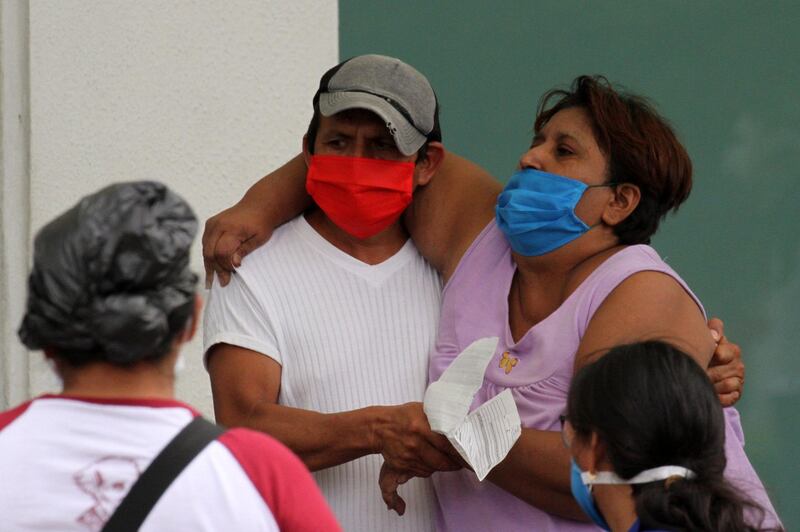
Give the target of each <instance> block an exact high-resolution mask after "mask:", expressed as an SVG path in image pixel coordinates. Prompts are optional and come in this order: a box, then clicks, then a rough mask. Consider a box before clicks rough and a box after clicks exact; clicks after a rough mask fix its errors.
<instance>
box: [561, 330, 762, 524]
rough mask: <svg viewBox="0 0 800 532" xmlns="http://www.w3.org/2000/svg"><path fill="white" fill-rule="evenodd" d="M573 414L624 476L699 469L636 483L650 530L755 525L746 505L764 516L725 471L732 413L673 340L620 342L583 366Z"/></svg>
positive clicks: (581, 431) (570, 407) (579, 434)
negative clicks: (663, 469) (682, 476)
mask: <svg viewBox="0 0 800 532" xmlns="http://www.w3.org/2000/svg"><path fill="white" fill-rule="evenodd" d="M567 419H568V420H569V422H570V424H571V425H572V427H573V429H574V431H575V435H576V438H582V439H584V440H587V439H588V437H589V436H590V435H591V433H593V432H594V433H596V434H597V436H598V438H599V439H600V441H602V442H603V443H605V445H606V450H607V455H608V458H609V460H610V462H611V465H612V466H613V467H614V471H615V472H616V473H617V474H618V475H619V476H621V477H622V478H626V479H628V478H631V477H633V476H635V475H636V474H637V473H640V472H641V471H644V470H647V469H651V468H655V467H660V466H665V465H676V466H683V467H686V468H688V469H690V470H691V471H693V472H694V473H695V474H696V477H694V478H692V479H681V480H677V481H675V482H672V483H671V484H670V483H666V482H664V481H655V482H651V483H648V484H639V485H635V486H633V495H634V500H635V503H636V513H637V515H638V517H639V519H640V520H641V523H642V528H643V529H648V530H650V529H653V530H655V529H659V530H660V529H664V530H704V531H716V530H754V529H753V528H752V527H750V526H749V525H747V524H746V523H745V520H744V513H743V511H744V509H745V508H750V509H753V510H755V513H756V514H760V515H761V517H762V518H763V510H761V509H760V508H758V506H757V505H756V504H755V503H753V502H751V501H749V500H747V499H746V498H745V497H744V496H743V495H742V494H740V493H739V492H738V491H736V489H735V488H733V486H731V485H730V484H729V483H728V482H727V481H726V480H725V479H724V478H723V471H724V469H725V464H726V458H725V418H724V414H723V411H722V405H721V404H720V403H719V400H718V398H717V395H716V392H715V391H714V387H713V385H712V384H711V382H710V381H709V379H708V376H707V375H706V373H705V371H703V369H702V368H701V367H700V366H699V365H698V364H697V363H696V362H695V361H694V360H693V359H692V358H691V357H689V355H687V354H685V353H683V352H681V351H680V350H678V349H676V348H675V347H673V346H671V345H670V344H668V343H665V342H660V341H648V342H641V343H635V344H630V345H623V346H618V347H615V348H613V349H611V350H610V351H609V352H608V353H607V354H606V355H605V356H603V357H602V358H600V359H599V360H598V361H596V362H594V363H592V364H589V365H587V366H585V367H584V368H582V369H581V370H580V371H578V373H577V374H576V375H575V378H574V379H573V380H572V384H571V386H570V391H569V397H568V399H567ZM668 484H669V485H668Z"/></svg>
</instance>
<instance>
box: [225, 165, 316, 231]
mask: <svg viewBox="0 0 800 532" xmlns="http://www.w3.org/2000/svg"><path fill="white" fill-rule="evenodd" d="M306 170H307V167H306V163H305V161H304V160H303V156H302V155H297V156H296V157H294V158H292V159H291V160H289V162H287V163H286V164H284V165H283V166H281V167H280V168H278V169H276V170H274V171H272V172H270V173H269V174H267V175H266V176H264V177H262V178H261V179H259V180H258V181H257V182H256V183H255V184H254V185H253V186H251V187H250V188H249V189H248V190H247V192H246V193H245V195H244V197H242V199H241V200H240V201H239V205H243V206H246V207H249V208H254V209H259V210H260V211H261V212H263V213H264V216H265V221H267V222H268V223H270V224H271V228H272V229H274V228H275V227H277V226H279V225H281V224H282V223H284V222H287V221H289V220H291V219H292V218H294V217H295V216H298V215H299V214H300V213H302V212H303V211H304V210H306V209H307V208H308V207H309V205H311V203H312V202H311V197H310V196H309V195H308V193H307V192H306Z"/></svg>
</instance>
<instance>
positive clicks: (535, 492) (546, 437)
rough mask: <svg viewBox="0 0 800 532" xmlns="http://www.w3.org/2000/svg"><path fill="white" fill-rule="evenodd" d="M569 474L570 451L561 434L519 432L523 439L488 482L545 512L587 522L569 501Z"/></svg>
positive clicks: (570, 499) (493, 472) (494, 470)
mask: <svg viewBox="0 0 800 532" xmlns="http://www.w3.org/2000/svg"><path fill="white" fill-rule="evenodd" d="M569 471H570V455H569V450H568V449H566V448H565V447H564V444H563V442H562V441H561V434H560V433H558V432H552V431H542V430H534V429H522V436H520V438H519V440H517V443H516V444H515V445H514V447H513V448H512V449H511V452H509V453H508V456H506V458H505V460H503V461H502V462H501V463H500V464H499V465H498V466H497V467H495V468H494V469H493V470H492V472H491V473H490V474H489V480H491V481H492V482H493V483H494V484H497V485H498V486H500V487H501V488H503V489H504V490H506V491H508V492H509V493H511V494H512V495H515V496H516V497H518V498H520V499H522V500H523V501H525V502H527V503H528V504H530V505H533V506H536V507H537V508H539V509H541V510H544V511H545V512H548V513H551V514H554V515H558V516H561V517H565V518H567V519H575V520H580V521H586V520H587V519H586V516H585V515H584V514H583V512H581V510H580V508H579V507H578V505H577V503H576V502H575V500H574V499H573V497H572V493H571V490H570V483H569Z"/></svg>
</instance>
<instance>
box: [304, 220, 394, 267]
mask: <svg viewBox="0 0 800 532" xmlns="http://www.w3.org/2000/svg"><path fill="white" fill-rule="evenodd" d="M304 216H305V218H306V221H308V224H309V225H310V226H311V227H312V228H313V229H314V230H315V231H316V232H317V233H319V235H320V236H321V237H322V238H324V239H325V240H327V241H328V242H330V243H331V244H332V245H333V246H335V247H336V248H338V249H340V250H342V251H343V252H345V253H347V254H348V255H350V256H351V257H353V258H355V259H358V260H359V261H361V262H363V263H365V264H370V265H375V264H380V263H381V262H383V261H385V260H387V259H389V258H391V257H392V256H394V255H395V254H396V253H397V252H398V251H400V249H401V248H402V247H403V246H404V245H405V243H406V241H407V240H408V233H407V232H406V230H405V228H404V227H403V225H402V224H401V223H400V220H399V219H398V220H397V221H396V222H395V223H393V224H392V225H390V226H389V227H387V228H386V229H384V230H383V231H381V232H380V233H378V234H377V235H374V236H371V237H369V238H365V239H359V238H356V237H354V236H353V235H351V234H349V233H347V232H346V231H343V230H342V229H341V228H340V227H338V226H337V225H336V224H334V223H333V222H332V221H331V219H330V218H328V217H327V216H326V215H325V213H324V212H322V210H321V209H313V210H311V211H309V212H307V213H306V214H305V215H304Z"/></svg>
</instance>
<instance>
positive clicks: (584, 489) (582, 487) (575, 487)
mask: <svg viewBox="0 0 800 532" xmlns="http://www.w3.org/2000/svg"><path fill="white" fill-rule="evenodd" d="M570 489H571V490H572V496H573V497H574V498H575V500H576V501H577V502H578V506H580V507H581V510H583V513H585V514H586V515H588V516H589V519H591V520H592V522H593V523H594V524H596V525H597V526H599V527H600V528H602V529H603V530H611V529H610V528H609V527H608V523H606V520H605V519H603V515H602V514H601V513H600V509H599V508H598V507H597V505H596V504H595V503H594V497H592V492H591V491H590V490H589V486H587V485H586V484H584V483H583V479H582V478H581V469H580V468H579V467H578V464H576V463H575V460H574V459H573V460H572V474H571V475H570Z"/></svg>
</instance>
